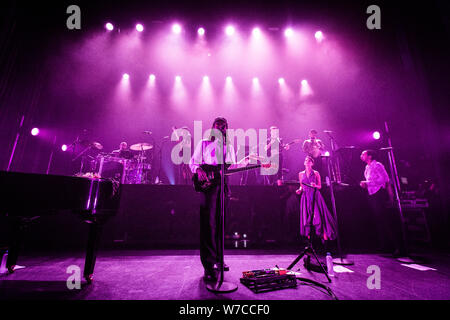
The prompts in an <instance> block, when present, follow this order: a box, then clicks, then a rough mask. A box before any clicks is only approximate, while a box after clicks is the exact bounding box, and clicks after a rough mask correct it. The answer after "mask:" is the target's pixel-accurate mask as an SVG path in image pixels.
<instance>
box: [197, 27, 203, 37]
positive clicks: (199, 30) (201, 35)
mask: <svg viewBox="0 0 450 320" xmlns="http://www.w3.org/2000/svg"><path fill="white" fill-rule="evenodd" d="M197 34H198V35H199V36H200V37H203V36H204V35H205V29H204V28H198V30H197Z"/></svg>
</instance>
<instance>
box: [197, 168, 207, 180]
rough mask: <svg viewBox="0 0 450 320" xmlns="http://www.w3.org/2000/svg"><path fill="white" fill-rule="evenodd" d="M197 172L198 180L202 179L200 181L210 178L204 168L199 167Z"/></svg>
mask: <svg viewBox="0 0 450 320" xmlns="http://www.w3.org/2000/svg"><path fill="white" fill-rule="evenodd" d="M196 172H197V176H198V180H200V181H206V180H208V176H207V175H206V172H205V171H204V170H203V169H202V168H200V167H198V168H197V170H196Z"/></svg>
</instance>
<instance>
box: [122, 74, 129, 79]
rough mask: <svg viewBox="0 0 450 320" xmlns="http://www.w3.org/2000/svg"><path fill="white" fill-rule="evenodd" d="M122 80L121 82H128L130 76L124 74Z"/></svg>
mask: <svg viewBox="0 0 450 320" xmlns="http://www.w3.org/2000/svg"><path fill="white" fill-rule="evenodd" d="M122 79H123V80H128V79H130V75H129V74H128V73H124V74H123V75H122Z"/></svg>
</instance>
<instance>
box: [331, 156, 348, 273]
mask: <svg viewBox="0 0 450 320" xmlns="http://www.w3.org/2000/svg"><path fill="white" fill-rule="evenodd" d="M325 158H326V162H327V169H328V176H330V159H329V157H325ZM330 194H331V206H332V209H333V215H334V221H336V242H337V249H338V256H339V258H335V259H333V263H335V264H340V265H347V266H349V265H353V264H354V262H353V261H350V260H347V259H346V258H344V257H345V256H344V254H343V253H342V247H341V237H340V236H339V223H338V218H337V210H336V199H335V197H334V189H333V181H331V178H330Z"/></svg>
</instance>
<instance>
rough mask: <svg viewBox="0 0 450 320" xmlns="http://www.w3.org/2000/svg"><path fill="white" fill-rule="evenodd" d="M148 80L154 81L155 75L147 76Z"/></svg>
mask: <svg viewBox="0 0 450 320" xmlns="http://www.w3.org/2000/svg"><path fill="white" fill-rule="evenodd" d="M148 78H149V79H150V81H155V78H156V77H155V75H154V74H151V75H149V76H148Z"/></svg>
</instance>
